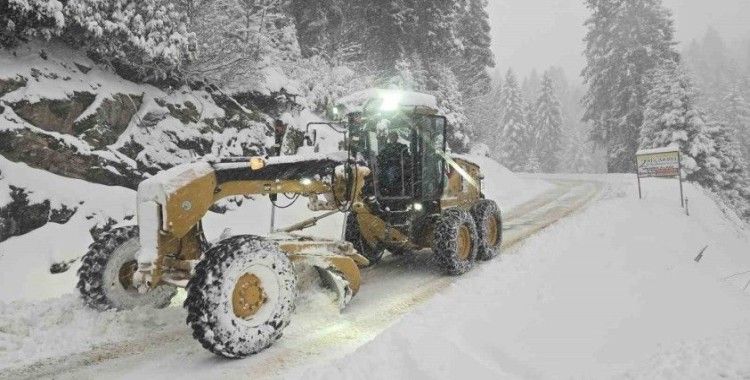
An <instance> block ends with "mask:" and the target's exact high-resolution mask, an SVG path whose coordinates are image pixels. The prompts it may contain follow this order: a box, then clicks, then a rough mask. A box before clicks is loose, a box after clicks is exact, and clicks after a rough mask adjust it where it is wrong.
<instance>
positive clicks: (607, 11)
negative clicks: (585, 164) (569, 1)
mask: <svg viewBox="0 0 750 380" xmlns="http://www.w3.org/2000/svg"><path fill="white" fill-rule="evenodd" d="M586 5H587V7H588V8H589V9H590V10H591V11H592V16H591V17H590V18H589V19H588V21H586V26H587V27H588V33H587V35H586V50H585V56H586V59H587V65H586V68H585V69H584V71H583V76H584V80H585V83H586V84H587V85H588V93H587V94H586V96H585V97H584V103H585V106H586V112H585V115H584V118H583V120H584V121H586V122H589V123H591V124H592V127H593V129H592V136H591V137H592V138H593V139H594V141H595V142H597V143H598V144H599V145H600V146H603V147H605V148H606V150H607V155H608V158H607V161H608V162H607V166H608V170H609V171H610V172H633V171H635V160H634V156H635V152H636V150H637V148H638V141H639V135H640V129H641V125H642V123H643V109H644V103H645V99H646V91H647V85H648V83H647V80H646V75H647V74H648V72H650V71H651V70H652V69H654V68H655V67H656V66H657V65H658V64H659V63H661V62H662V61H664V60H672V61H676V60H677V59H678V54H677V52H676V51H675V41H674V27H673V22H672V16H671V13H670V12H669V11H668V10H667V9H665V8H664V7H663V6H662V3H661V0H587V1H586Z"/></svg>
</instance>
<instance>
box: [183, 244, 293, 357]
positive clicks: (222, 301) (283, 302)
mask: <svg viewBox="0 0 750 380" xmlns="http://www.w3.org/2000/svg"><path fill="white" fill-rule="evenodd" d="M187 293H188V295H187V299H186V300H185V304H184V306H185V308H186V309H187V311H188V316H187V324H188V326H190V327H191V328H192V329H193V337H194V338H195V339H197V340H198V341H199V342H200V343H201V344H202V345H203V347H204V348H206V349H207V350H209V351H211V352H213V353H214V354H217V355H220V356H224V357H228V358H241V357H244V356H247V355H251V354H255V353H258V352H260V351H262V350H264V349H265V348H267V347H269V346H270V345H271V344H273V343H274V342H275V341H276V340H278V339H279V338H280V337H281V335H282V333H283V330H284V328H286V326H287V325H289V321H290V318H291V314H292V312H293V311H294V300H295V298H296V297H297V276H296V274H295V273H294V268H293V265H292V263H291V261H290V260H289V258H288V257H287V255H286V254H285V253H284V252H282V251H281V250H280V249H279V247H278V245H277V244H275V243H272V242H269V241H266V240H263V239H261V238H258V237H255V236H235V237H232V238H229V239H226V240H224V241H222V242H220V243H218V244H216V245H215V246H214V247H213V248H211V249H210V250H209V251H208V252H206V255H205V258H204V259H203V260H202V261H201V262H200V263H199V264H198V265H197V266H196V268H195V275H194V276H193V278H191V279H190V282H189V283H188V286H187Z"/></svg>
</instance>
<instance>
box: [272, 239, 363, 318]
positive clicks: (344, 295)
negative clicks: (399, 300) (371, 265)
mask: <svg viewBox="0 0 750 380" xmlns="http://www.w3.org/2000/svg"><path fill="white" fill-rule="evenodd" d="M276 239H277V241H278V243H279V246H280V247H281V249H282V250H283V251H285V252H286V253H287V254H288V255H289V258H290V259H291V260H292V262H293V263H294V264H295V268H296V271H297V275H298V277H301V280H300V285H301V286H302V287H303V288H304V287H309V286H311V285H312V284H311V283H313V282H317V283H321V284H322V285H323V286H324V287H326V288H328V289H330V290H332V291H333V292H334V293H335V295H336V302H337V303H338V305H339V308H340V309H343V308H344V307H346V305H347V304H349V301H351V299H352V297H354V295H356V294H357V292H358V291H359V286H360V283H361V276H360V271H359V265H367V264H368V261H367V259H366V258H365V257H364V256H362V255H360V254H359V253H358V252H357V251H356V250H355V249H354V247H353V246H352V245H351V244H350V243H347V242H340V241H333V240H322V241H321V240H313V239H310V238H306V237H303V236H297V235H291V234H290V235H285V236H283V237H279V236H277V237H276ZM312 268H314V269H312ZM310 277H317V278H315V280H318V281H311V280H310Z"/></svg>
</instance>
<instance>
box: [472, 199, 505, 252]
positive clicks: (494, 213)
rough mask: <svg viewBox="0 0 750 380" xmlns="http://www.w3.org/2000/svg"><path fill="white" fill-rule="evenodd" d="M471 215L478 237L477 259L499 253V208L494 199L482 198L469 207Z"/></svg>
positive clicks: (501, 228) (501, 229)
mask: <svg viewBox="0 0 750 380" xmlns="http://www.w3.org/2000/svg"><path fill="white" fill-rule="evenodd" d="M471 215H472V216H473V217H474V222H475V223H476V225H477V234H478V237H479V247H478V250H477V259H479V260H491V259H493V258H495V257H496V256H497V255H498V254H500V245H501V244H502V242H503V222H502V215H501V213H500V208H499V207H498V206H497V203H495V202H494V201H491V200H488V199H482V200H480V201H478V202H477V203H476V204H475V205H474V206H473V207H472V208H471Z"/></svg>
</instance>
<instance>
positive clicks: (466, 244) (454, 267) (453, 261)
mask: <svg viewBox="0 0 750 380" xmlns="http://www.w3.org/2000/svg"><path fill="white" fill-rule="evenodd" d="M477 245H478V244H477V230H476V226H475V225H474V220H473V219H472V217H471V214H469V212H468V211H466V210H461V209H449V210H445V211H443V214H442V215H441V216H440V219H438V221H437V222H436V223H435V228H434V233H433V240H432V251H433V253H434V255H435V257H436V258H437V261H438V263H439V265H440V267H441V268H443V270H444V271H445V272H446V273H448V274H450V275H459V274H464V273H466V272H468V271H469V270H470V269H471V268H472V267H473V266H474V262H475V260H476V257H477Z"/></svg>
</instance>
